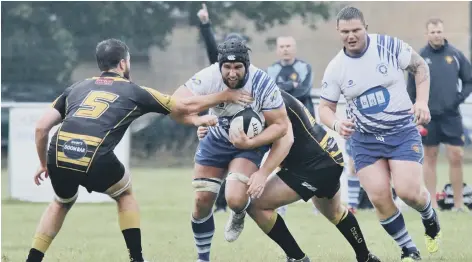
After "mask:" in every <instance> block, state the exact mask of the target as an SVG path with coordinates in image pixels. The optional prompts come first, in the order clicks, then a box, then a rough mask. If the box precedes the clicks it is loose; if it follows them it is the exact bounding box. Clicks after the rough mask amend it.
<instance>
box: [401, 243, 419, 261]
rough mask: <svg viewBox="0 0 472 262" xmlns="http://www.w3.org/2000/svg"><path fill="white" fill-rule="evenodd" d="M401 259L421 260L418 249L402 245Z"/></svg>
mask: <svg viewBox="0 0 472 262" xmlns="http://www.w3.org/2000/svg"><path fill="white" fill-rule="evenodd" d="M401 260H402V262H415V261H420V260H421V256H420V251H418V250H417V249H416V248H415V249H408V248H406V247H404V248H402V256H401Z"/></svg>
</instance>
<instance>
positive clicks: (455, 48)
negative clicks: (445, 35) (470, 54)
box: [447, 42, 464, 56]
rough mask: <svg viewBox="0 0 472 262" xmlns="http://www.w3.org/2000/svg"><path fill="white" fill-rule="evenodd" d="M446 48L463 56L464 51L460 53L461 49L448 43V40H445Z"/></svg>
mask: <svg viewBox="0 0 472 262" xmlns="http://www.w3.org/2000/svg"><path fill="white" fill-rule="evenodd" d="M447 49H448V51H449V52H451V53H453V54H455V55H458V56H464V53H462V51H461V50H459V49H458V48H457V47H455V46H454V45H452V44H450V43H449V42H447Z"/></svg>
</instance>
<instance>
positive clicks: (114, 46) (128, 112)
mask: <svg viewBox="0 0 472 262" xmlns="http://www.w3.org/2000/svg"><path fill="white" fill-rule="evenodd" d="M96 58H97V63H98V67H99V69H100V71H102V74H101V76H100V77H93V78H90V79H86V80H83V81H80V82H77V83H75V84H73V85H72V86H70V87H69V88H67V89H66V90H65V91H64V92H63V94H62V95H60V96H59V97H58V98H57V99H56V100H55V101H54V103H53V105H52V108H51V109H49V110H48V111H47V112H46V113H45V114H44V115H43V116H42V117H41V119H40V120H39V121H38V122H37V124H36V134H35V137H36V148H37V151H38V156H39V159H40V167H39V169H38V170H37V172H36V174H35V176H34V181H35V183H36V184H37V185H39V184H40V183H41V182H40V181H42V180H43V179H44V178H43V177H42V176H41V175H42V174H43V173H44V174H45V175H44V177H45V178H47V177H48V176H49V177H50V179H51V184H52V187H53V189H54V192H55V195H56V196H55V199H54V200H53V202H52V203H51V204H50V205H49V206H48V207H47V209H46V210H45V212H44V214H43V216H42V218H41V221H40V222H39V225H38V227H37V229H36V234H35V236H34V239H33V244H32V248H31V249H30V252H29V255H28V258H27V261H28V262H35V261H42V259H43V257H44V253H45V252H46V250H47V249H48V247H49V245H50V244H51V242H52V240H53V239H54V237H55V236H56V235H57V233H58V232H59V230H60V228H61V226H62V224H63V222H64V219H65V217H66V215H67V213H68V211H69V210H70V208H71V207H72V205H73V204H74V202H75V200H76V199H77V197H78V187H79V185H81V186H84V187H85V188H86V189H87V190H88V191H89V192H92V191H96V192H100V193H104V194H107V195H109V196H110V197H112V198H113V199H114V200H116V202H117V205H118V217H119V224H120V228H121V231H122V233H123V237H124V239H125V242H126V246H127V248H128V251H129V256H130V260H131V261H133V262H137V261H143V260H144V259H143V256H142V248H141V231H140V218H139V209H138V204H137V202H136V199H135V198H134V195H133V192H132V190H131V177H130V174H129V173H128V172H127V171H126V170H125V168H124V166H123V165H122V164H121V162H120V161H119V160H118V159H117V157H116V156H115V154H114V153H113V149H114V148H115V146H116V145H117V144H118V143H119V142H120V140H121V139H122V137H123V135H124V133H125V131H126V129H127V128H128V126H129V125H130V124H131V122H133V120H135V119H136V118H138V117H139V116H141V115H143V114H146V113H148V112H156V113H161V114H165V115H167V114H170V115H171V116H172V117H173V118H174V119H176V120H178V121H180V122H183V123H187V124H194V125H197V126H198V125H200V124H204V125H212V124H216V117H214V116H202V117H198V116H195V115H194V116H192V117H190V116H188V115H186V114H195V113H198V112H200V111H203V110H205V109H207V108H209V107H211V106H214V105H218V104H219V103H222V102H236V103H247V102H250V101H252V97H251V96H250V94H246V93H244V92H241V91H233V90H225V91H224V92H220V93H217V94H213V95H208V96H202V97H192V98H186V99H180V100H175V99H174V98H172V97H170V96H166V95H163V94H161V93H159V92H157V91H156V90H154V89H152V88H148V87H141V86H138V85H136V84H134V83H132V82H131V81H130V68H131V63H130V55H129V49H128V47H127V46H126V44H124V43H123V42H121V41H119V40H115V39H108V40H105V41H103V42H100V43H99V44H98V45H97V48H96ZM61 122H62V126H61V127H60V128H59V129H58V131H57V132H56V133H55V135H54V137H53V138H52V140H51V143H50V146H49V150H48V151H47V152H46V150H47V143H48V134H49V131H50V130H51V129H52V127H54V126H55V125H57V124H59V123H61Z"/></svg>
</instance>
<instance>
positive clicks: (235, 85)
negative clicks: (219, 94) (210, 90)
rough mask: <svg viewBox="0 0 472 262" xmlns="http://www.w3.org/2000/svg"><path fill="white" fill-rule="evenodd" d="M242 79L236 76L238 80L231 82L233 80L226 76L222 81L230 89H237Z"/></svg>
mask: <svg viewBox="0 0 472 262" xmlns="http://www.w3.org/2000/svg"><path fill="white" fill-rule="evenodd" d="M242 81H243V80H242V79H240V78H238V80H237V81H236V82H233V81H231V82H230V81H229V79H228V78H225V79H223V82H224V83H225V84H226V86H228V87H229V88H230V89H238V88H239V86H240V85H241V82H242Z"/></svg>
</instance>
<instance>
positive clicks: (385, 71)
mask: <svg viewBox="0 0 472 262" xmlns="http://www.w3.org/2000/svg"><path fill="white" fill-rule="evenodd" d="M377 71H378V72H379V73H381V74H382V75H384V76H386V75H387V74H388V67H387V65H386V64H383V63H382V64H379V65H377Z"/></svg>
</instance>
